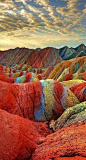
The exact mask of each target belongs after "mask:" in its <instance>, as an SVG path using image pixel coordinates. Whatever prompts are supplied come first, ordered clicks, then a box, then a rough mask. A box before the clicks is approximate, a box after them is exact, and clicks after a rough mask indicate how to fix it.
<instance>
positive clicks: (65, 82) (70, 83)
mask: <svg viewBox="0 0 86 160" xmlns="http://www.w3.org/2000/svg"><path fill="white" fill-rule="evenodd" d="M83 82H85V81H84V80H79V79H74V80H70V81H62V83H63V84H64V85H65V86H67V87H68V88H70V87H73V86H75V85H77V84H80V83H83Z"/></svg>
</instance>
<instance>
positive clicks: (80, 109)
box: [50, 101, 86, 131]
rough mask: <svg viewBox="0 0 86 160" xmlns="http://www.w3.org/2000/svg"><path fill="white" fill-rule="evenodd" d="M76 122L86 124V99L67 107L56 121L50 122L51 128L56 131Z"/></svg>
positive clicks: (76, 123)
mask: <svg viewBox="0 0 86 160" xmlns="http://www.w3.org/2000/svg"><path fill="white" fill-rule="evenodd" d="M74 124H75V125H79V124H86V101H85V102H82V103H80V104H77V105H75V106H73V107H71V108H68V109H66V111H65V112H64V113H63V114H62V115H61V116H60V117H59V118H58V119H57V120H56V121H54V122H53V123H51V124H50V128H52V129H53V131H56V130H58V129H60V128H62V127H67V126H71V125H74Z"/></svg>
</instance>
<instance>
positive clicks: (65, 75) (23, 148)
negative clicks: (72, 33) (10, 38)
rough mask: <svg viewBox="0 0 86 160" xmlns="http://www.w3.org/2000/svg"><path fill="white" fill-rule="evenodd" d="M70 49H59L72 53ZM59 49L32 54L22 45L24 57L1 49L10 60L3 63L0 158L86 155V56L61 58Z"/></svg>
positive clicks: (72, 159)
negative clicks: (25, 52) (63, 59)
mask: <svg viewBox="0 0 86 160" xmlns="http://www.w3.org/2000/svg"><path fill="white" fill-rule="evenodd" d="M17 49H19V48H17ZM82 49H83V50H85V46H83V45H81V46H79V47H78V48H76V49H73V48H72V50H73V51H74V52H75V51H76V52H77V53H78V52H79V51H80V52H81V50H82ZM21 50H22V49H21ZM24 51H25V50H24ZM65 51H67V52H68V53H70V51H69V49H67V47H66V49H65V48H63V49H61V51H58V52H59V54H60V53H61V52H62V54H61V56H63V57H66V58H68V55H69V54H66V55H65ZM18 52H19V50H18ZM18 52H14V55H15V53H16V56H18V55H17V53H18ZM34 52H35V53H36V55H37V56H35V61H34V59H33V58H34V54H33V53H34ZM46 53H47V54H46ZM53 53H55V54H53ZM56 54H57V53H56V49H53V48H47V49H43V50H41V49H39V48H38V49H36V50H35V51H34V50H29V52H28V55H29V57H27V56H25V54H23V50H22V55H23V59H22V55H20V56H19V57H18V59H16V57H14V60H13V59H12V54H11V53H10V52H8V55H9V56H8V57H10V59H9V58H8V59H7V56H6V55H7V53H5V52H4V54H3V56H2V53H1V54H0V56H1V59H0V60H1V62H3V63H4V64H5V63H6V61H7V64H6V65H7V66H5V65H4V66H3V65H1V64H0V160H9V159H10V160H84V159H86V56H84V57H77V58H74V59H73V58H72V59H69V60H65V61H61V62H60V63H58V62H57V61H58V59H59V54H58V56H56V57H57V59H56V58H55V57H53V56H55V55H56ZM26 55H27V54H26ZM43 55H45V56H44V58H43V61H42V63H41V58H40V56H41V57H42V56H43ZM50 55H52V56H50ZM70 55H72V52H71V53H70ZM70 55H69V56H70ZM38 56H39V59H38V58H37V57H38ZM49 56H50V57H52V61H51V58H49ZM25 57H27V58H25ZM5 60H6V61H5ZM24 60H25V61H24ZM59 60H62V58H61V59H59ZM16 62H18V64H15V63H16ZM22 62H23V63H22ZM38 62H39V63H38ZM19 63H20V64H19ZM56 63H57V65H56ZM41 64H42V66H43V68H40V66H41ZM49 64H50V66H49ZM51 64H53V65H54V66H52V65H51ZM10 65H11V67H10ZM12 65H13V66H12ZM8 66H9V67H8ZM34 66H36V67H38V68H35V67H34ZM47 66H48V67H47ZM44 67H45V68H44Z"/></svg>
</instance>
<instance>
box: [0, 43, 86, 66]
mask: <svg viewBox="0 0 86 160" xmlns="http://www.w3.org/2000/svg"><path fill="white" fill-rule="evenodd" d="M82 56H86V46H85V45H84V44H81V45H79V46H78V47H76V48H72V47H71V48H69V47H68V46H65V47H63V48H60V49H56V48H53V47H47V48H43V49H41V48H36V49H28V48H19V47H17V48H15V49H10V50H6V51H0V63H1V64H3V65H6V66H13V65H15V64H21V63H28V64H29V65H30V66H32V67H34V68H46V67H49V66H55V65H57V64H58V63H60V62H61V61H62V60H69V59H72V58H76V57H82Z"/></svg>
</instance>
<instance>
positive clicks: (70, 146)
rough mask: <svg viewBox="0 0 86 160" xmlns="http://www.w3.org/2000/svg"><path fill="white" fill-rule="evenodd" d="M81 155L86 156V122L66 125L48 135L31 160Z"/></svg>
mask: <svg viewBox="0 0 86 160" xmlns="http://www.w3.org/2000/svg"><path fill="white" fill-rule="evenodd" d="M73 156H81V157H85V158H86V124H85V125H79V126H70V127H65V128H63V129H60V130H58V131H56V132H55V133H52V134H50V135H48V136H47V137H46V138H45V140H44V142H43V143H42V144H40V145H39V146H38V147H37V149H36V150H35V151H34V153H33V155H32V158H31V160H45V159H47V160H48V159H55V158H56V159H58V158H63V157H64V158H65V157H73Z"/></svg>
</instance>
